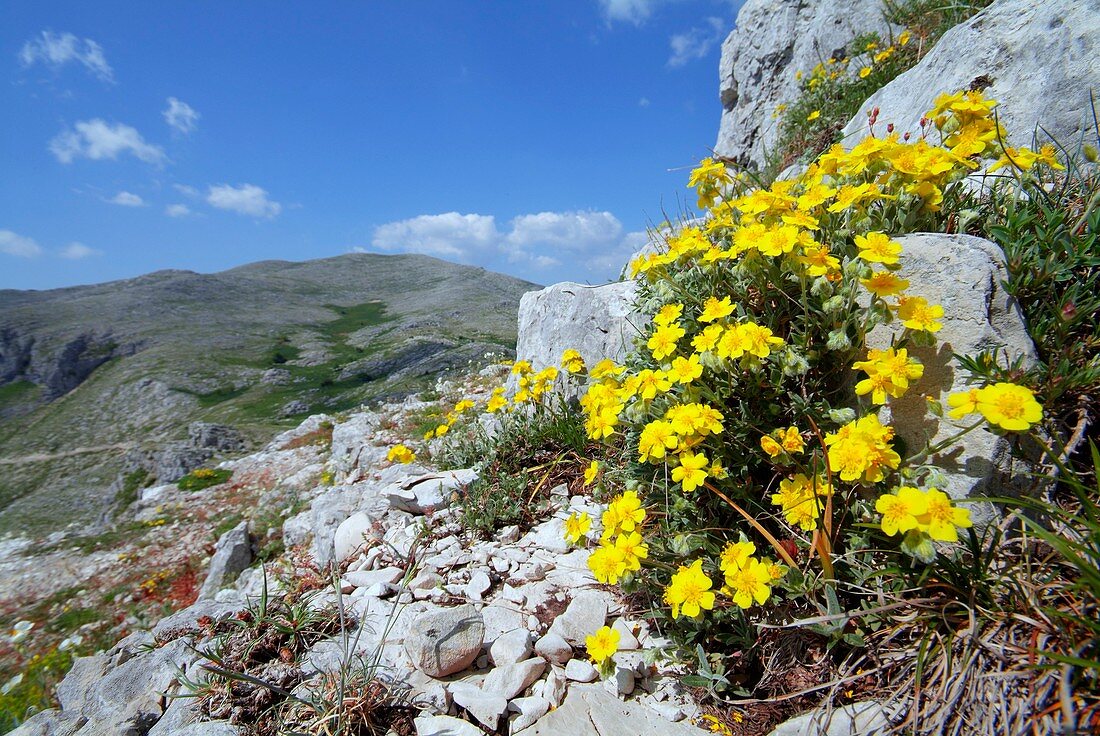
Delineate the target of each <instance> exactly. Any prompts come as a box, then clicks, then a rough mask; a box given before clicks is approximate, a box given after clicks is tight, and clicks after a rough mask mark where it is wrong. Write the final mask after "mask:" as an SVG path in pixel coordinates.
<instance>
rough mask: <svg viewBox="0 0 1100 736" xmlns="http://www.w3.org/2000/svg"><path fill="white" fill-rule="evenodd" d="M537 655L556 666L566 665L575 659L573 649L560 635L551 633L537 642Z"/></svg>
mask: <svg viewBox="0 0 1100 736" xmlns="http://www.w3.org/2000/svg"><path fill="white" fill-rule="evenodd" d="M535 653H536V654H538V655H539V656H540V657H542V658H543V659H545V660H547V661H548V662H552V663H554V664H565V663H566V662H568V661H569V660H570V659H572V658H573V647H571V646H569V642H567V641H566V640H565V639H564V638H562V637H561V636H560V635H558V634H555V633H553V632H550V633H548V634H546V635H545V636H543V637H542V638H540V639H539V640H538V641H537V642H535Z"/></svg>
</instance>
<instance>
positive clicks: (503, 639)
mask: <svg viewBox="0 0 1100 736" xmlns="http://www.w3.org/2000/svg"><path fill="white" fill-rule="evenodd" d="M489 656H490V657H491V658H492V660H493V664H495V665H496V666H497V667H500V666H502V665H509V664H516V663H517V662H522V661H523V660H525V659H527V657H529V656H531V634H530V632H528V631H527V630H526V629H515V630H513V631H509V632H507V633H505V634H501V635H500V636H498V637H497V639H496V641H494V642H493V645H492V646H491V647H490V648H489Z"/></svg>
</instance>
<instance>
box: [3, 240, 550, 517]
mask: <svg viewBox="0 0 1100 736" xmlns="http://www.w3.org/2000/svg"><path fill="white" fill-rule="evenodd" d="M532 286H533V285H532V284H528V283H526V282H522V281H519V280H517V279H512V278H509V277H506V276H501V275H498V274H492V273H488V272H486V271H484V270H482V269H477V268H471V267H466V266H459V265H455V264H451V263H446V262H443V261H438V260H435V259H432V258H427V257H423V256H380V255H366V254H349V255H345V256H340V257H337V258H329V259H324V260H318V261H309V262H304V263H287V262H274V261H270V262H263V263H255V264H251V265H248V266H243V267H240V268H236V269H232V270H230V271H225V272H223V273H217V274H197V273H190V272H184V271H161V272H158V273H153V274H149V275H146V276H141V277H139V278H136V279H130V280H127V281H119V282H112V283H108V284H99V285H95V286H82V287H74V288H68V289H56V290H52V291H44V292H33V291H32V292H20V291H3V292H0V466H2V467H5V468H9V469H10V470H11V472H5V473H4V474H3V477H2V478H0V533H2V532H3V531H5V530H23V531H25V530H31V531H35V530H46V531H48V530H50V529H55V528H58V526H59V525H60V526H63V525H64V524H67V523H70V522H78V523H90V522H95V521H97V520H98V519H100V518H101V517H102V516H103V515H104V514H105V513H107V512H109V511H110V509H111V506H112V502H113V500H114V495H113V491H116V490H118V485H117V484H116V485H115V488H114V489H112V483H114V482H115V481H116V480H117V477H118V474H119V472H120V471H121V470H123V469H126V470H128V471H129V470H133V469H135V468H136V467H138V466H142V467H145V468H146V469H147V470H149V471H150V477H149V481H152V480H154V479H155V477H154V476H156V475H157V474H158V473H157V472H156V468H157V467H158V466H159V467H160V468H162V469H163V468H168V467H175V468H176V469H177V472H176V473H175V474H173V475H174V477H173V475H169V476H164V475H163V474H162V475H161V477H160V478H159V479H160V480H161V481H168V480H175V479H176V478H177V477H179V475H180V474H182V473H181V472H178V471H181V470H182V472H187V471H188V470H190V469H191V467H193V466H194V463H195V458H200V459H199V460H198V462H202V461H203V460H202V459H201V457H200V456H201V455H203V454H204V453H203V452H201V451H202V450H203V447H202V446H201V445H202V443H201V442H199V443H198V445H196V444H195V443H194V442H189V441H188V439H187V432H188V426H189V425H191V424H192V423H193V422H195V421H199V420H202V421H207V422H214V423H218V424H227V425H232V426H233V427H236V428H237V429H239V430H240V431H241V432H242V433H243V435H244V436H245V438H246V439H247V438H251V439H253V440H255V439H266V438H267V437H270V436H271V434H272V432H273V431H274V430H277V429H278V428H279V427H280V426H283V427H285V426H286V425H287V424H288V423H293V422H294V421H298V420H300V419H301V418H302V417H304V416H307V415H309V414H311V413H316V412H318V411H339V410H343V409H347V408H351V407H355V406H358V405H360V404H361V403H363V402H369V401H377V400H384V399H386V398H394V397H399V396H401V395H405V394H407V393H409V392H411V391H415V390H418V389H420V388H423V387H424V386H425V385H427V384H428V383H430V382H431V380H433V379H434V377H435V376H436V375H438V374H439V373H441V372H446V371H453V370H456V369H462V368H465V367H466V366H467V365H468V364H469V363H470V361H474V360H481V359H482V358H483V356H484V355H485V354H486V353H488V352H498V353H500V352H508V351H509V350H510V349H511V347H512V346H513V345H514V344H515V321H514V318H512V317H510V316H509V315H514V313H515V309H516V305H517V304H518V301H519V297H520V295H521V294H523V293H524V292H525V291H527V290H528V289H530V288H532ZM471 325H476V327H471ZM166 442H179V443H182V444H181V445H180V446H179V448H178V449H179V450H180V453H182V454H178V453H177V455H178V456H177V458H176V460H175V461H173V460H172V459H171V458H167V462H159V463H158V462H152V463H150V462H141V461H140V456H141V455H142V454H143V453H144V454H148V453H149V452H158V453H163V452H164V443H166ZM222 449H224V448H222ZM192 450H199V452H198V453H197V454H196V453H195V452H192ZM127 452H131V455H130V456H129V457H124V455H125V453H127ZM133 453H136V454H137V456H135V455H134V454H133ZM206 454H207V455H208V454H209V453H206ZM187 458H191V460H190V461H188V459H187ZM189 463H190V466H189ZM60 479H64V480H63V481H62V480H60ZM76 499H79V500H80V503H78V504H73V503H70V502H71V501H73V500H76ZM59 512H60V513H59Z"/></svg>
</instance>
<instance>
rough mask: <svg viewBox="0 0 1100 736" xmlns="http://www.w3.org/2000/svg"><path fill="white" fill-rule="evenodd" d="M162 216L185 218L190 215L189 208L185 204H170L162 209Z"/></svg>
mask: <svg viewBox="0 0 1100 736" xmlns="http://www.w3.org/2000/svg"><path fill="white" fill-rule="evenodd" d="M164 214H166V215H168V216H169V217H187V216H188V215H190V214H191V208H190V207H188V206H187V205H185V204H170V205H168V206H167V207H165V208H164Z"/></svg>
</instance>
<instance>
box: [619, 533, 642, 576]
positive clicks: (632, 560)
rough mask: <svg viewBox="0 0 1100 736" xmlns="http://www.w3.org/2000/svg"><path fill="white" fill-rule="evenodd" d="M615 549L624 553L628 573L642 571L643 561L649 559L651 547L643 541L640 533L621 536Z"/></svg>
mask: <svg viewBox="0 0 1100 736" xmlns="http://www.w3.org/2000/svg"><path fill="white" fill-rule="evenodd" d="M615 547H616V549H618V550H619V551H620V552H622V553H623V562H624V563H625V565H626V571H627V572H631V571H634V570H641V569H642V560H644V559H645V558H647V557H649V546H648V545H647V544H646V543H645V542H644V541H643V540H642V535H641V534H639V533H638V532H626V533H625V534H620V535H619V536H618V538H617V539H616V540H615Z"/></svg>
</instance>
